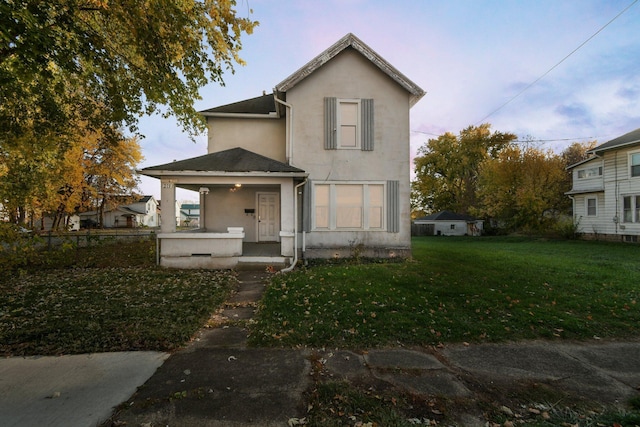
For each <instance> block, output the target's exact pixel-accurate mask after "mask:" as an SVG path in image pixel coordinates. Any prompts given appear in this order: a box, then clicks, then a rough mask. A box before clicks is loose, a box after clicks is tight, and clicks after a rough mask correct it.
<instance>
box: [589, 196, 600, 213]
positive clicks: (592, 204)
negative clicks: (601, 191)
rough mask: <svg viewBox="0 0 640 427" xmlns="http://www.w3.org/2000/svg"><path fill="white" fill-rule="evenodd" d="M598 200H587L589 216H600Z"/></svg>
mask: <svg viewBox="0 0 640 427" xmlns="http://www.w3.org/2000/svg"><path fill="white" fill-rule="evenodd" d="M597 208H598V199H596V198H595V197H588V198H587V216H597V215H598V209H597Z"/></svg>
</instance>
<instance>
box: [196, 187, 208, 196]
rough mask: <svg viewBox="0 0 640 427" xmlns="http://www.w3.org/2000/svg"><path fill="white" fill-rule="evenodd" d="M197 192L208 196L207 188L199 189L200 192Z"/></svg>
mask: <svg viewBox="0 0 640 427" xmlns="http://www.w3.org/2000/svg"><path fill="white" fill-rule="evenodd" d="M198 192H199V193H200V194H204V195H207V194H209V189H208V188H207V187H200V190H198Z"/></svg>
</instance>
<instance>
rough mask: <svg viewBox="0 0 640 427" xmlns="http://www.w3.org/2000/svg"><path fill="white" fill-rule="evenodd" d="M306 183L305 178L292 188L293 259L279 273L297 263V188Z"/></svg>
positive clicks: (286, 270) (289, 269) (288, 270)
mask: <svg viewBox="0 0 640 427" xmlns="http://www.w3.org/2000/svg"><path fill="white" fill-rule="evenodd" d="M306 183H307V180H306V179H305V180H304V181H302V182H301V183H300V184H298V185H296V186H295V187H294V188H293V192H294V197H293V214H294V215H295V219H294V220H293V261H291V265H290V266H289V267H286V268H283V269H282V270H280V273H288V272H290V271H291V270H293V269H294V268H295V266H296V264H297V263H298V188H300V187H302V186H303V185H305V184H306Z"/></svg>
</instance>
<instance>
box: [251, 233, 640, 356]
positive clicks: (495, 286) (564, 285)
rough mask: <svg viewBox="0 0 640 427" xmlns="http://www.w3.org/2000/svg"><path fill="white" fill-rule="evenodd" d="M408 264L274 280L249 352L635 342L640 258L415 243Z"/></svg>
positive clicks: (552, 248)
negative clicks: (562, 341)
mask: <svg viewBox="0 0 640 427" xmlns="http://www.w3.org/2000/svg"><path fill="white" fill-rule="evenodd" d="M413 256H414V259H413V261H408V262H404V263H387V264H385V263H378V264H355V263H354V264H350V263H348V262H347V263H344V264H342V265H320V266H315V267H312V268H308V269H302V270H298V271H296V272H294V273H292V274H288V275H284V276H277V277H276V278H275V279H274V280H273V282H272V285H271V286H270V287H269V289H268V290H267V292H266V294H265V296H264V298H263V300H262V303H261V306H260V310H259V314H258V316H257V319H256V323H255V324H254V326H253V328H252V333H251V337H250V339H251V342H252V344H254V345H264V346H311V347H324V346H327V347H342V348H372V347H378V346H387V345H396V344H399V343H400V344H403V345H434V344H439V343H447V342H499V341H512V340H524V339H536V338H542V339H558V338H562V339H592V338H594V337H596V338H626V337H637V336H638V325H639V324H640V323H639V322H640V310H639V307H638V305H637V300H638V297H639V293H640V288H638V286H637V283H638V281H639V279H640V263H638V259H639V258H640V246H635V245H627V244H615V243H603V242H586V241H549V240H536V239H525V238H522V239H520V238H480V239H478V238H460V239H455V238H454V239H451V238H416V239H414V242H413Z"/></svg>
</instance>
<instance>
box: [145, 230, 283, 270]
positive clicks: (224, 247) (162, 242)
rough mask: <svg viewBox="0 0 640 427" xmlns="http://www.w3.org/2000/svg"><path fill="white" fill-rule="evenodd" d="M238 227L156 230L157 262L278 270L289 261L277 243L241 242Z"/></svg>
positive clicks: (184, 266) (163, 263) (241, 231)
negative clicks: (174, 231)
mask: <svg viewBox="0 0 640 427" xmlns="http://www.w3.org/2000/svg"><path fill="white" fill-rule="evenodd" d="M244 237H245V234H244V231H243V229H242V228H240V227H229V229H228V232H227V233H211V232H205V231H204V230H194V231H189V232H176V233H160V234H158V236H157V244H158V251H157V253H158V258H157V263H158V265H161V266H163V267H169V268H215V269H232V268H237V269H247V268H257V267H266V266H273V267H274V269H276V270H279V269H281V268H284V267H285V266H287V265H288V264H289V263H290V262H291V258H290V257H286V256H282V255H281V253H282V244H281V243H280V242H244V241H243V239H244Z"/></svg>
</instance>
